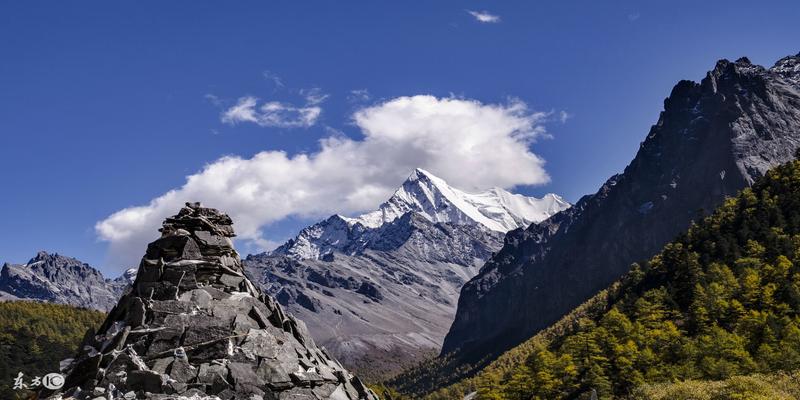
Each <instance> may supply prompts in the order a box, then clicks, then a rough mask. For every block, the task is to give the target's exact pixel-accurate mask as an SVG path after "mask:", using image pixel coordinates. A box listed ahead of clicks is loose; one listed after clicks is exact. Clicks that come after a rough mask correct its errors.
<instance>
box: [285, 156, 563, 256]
mask: <svg viewBox="0 0 800 400" xmlns="http://www.w3.org/2000/svg"><path fill="white" fill-rule="evenodd" d="M569 207H570V204H569V203H568V202H566V201H565V200H564V199H562V198H561V197H560V196H558V195H555V194H552V193H551V194H547V195H545V196H544V197H542V198H540V199H539V198H535V197H527V196H523V195H520V194H514V193H510V192H508V191H506V190H503V189H500V188H492V189H489V190H486V191H483V192H479V193H469V192H465V191H462V190H460V189H457V188H454V187H452V186H450V185H448V184H447V182H445V180H444V179H441V178H439V177H437V176H436V175H433V174H432V173H430V172H428V171H426V170H424V169H421V168H417V169H415V170H414V171H413V172H412V173H411V174H410V175H409V177H408V178H407V179H406V180H405V181H404V182H403V184H402V185H401V186H400V187H399V188H398V189H397V190H396V191H395V192H394V194H393V195H392V196H391V197H390V198H389V200H387V201H386V202H385V203H383V204H381V205H380V207H379V208H378V209H377V210H375V211H371V212H368V213H365V214H362V215H360V216H357V217H354V218H349V217H345V216H341V215H333V216H331V217H329V218H328V219H326V220H324V221H320V222H318V223H316V224H314V225H312V226H309V227H307V228H305V229H303V230H302V231H301V232H300V234H299V235H297V237H295V238H294V239H292V240H289V241H288V242H287V243H285V244H284V245H282V246H280V247H279V248H277V249H276V250H274V251H273V252H272V253H273V254H285V255H290V256H292V257H294V258H296V259H309V258H321V257H322V256H324V255H325V254H328V253H330V252H332V251H334V250H335V251H345V252H352V251H354V249H359V248H360V247H361V245H366V244H367V243H368V242H369V239H368V237H367V236H368V235H369V233H370V232H374V231H375V230H376V229H378V228H380V227H382V226H384V225H385V224H387V223H390V222H392V221H394V220H396V219H398V218H400V217H402V216H403V215H405V214H407V213H409V212H414V213H416V214H418V215H420V216H422V217H424V218H425V219H427V220H428V221H431V222H434V223H450V224H454V225H472V226H477V227H481V228H483V229H488V230H491V231H496V232H503V233H504V232H508V231H510V230H512V229H516V228H520V227H526V226H528V225H530V224H531V223H537V222H540V221H543V220H545V219H547V218H548V217H550V216H551V215H553V214H555V213H557V212H559V211H561V210H564V209H566V208H569Z"/></svg>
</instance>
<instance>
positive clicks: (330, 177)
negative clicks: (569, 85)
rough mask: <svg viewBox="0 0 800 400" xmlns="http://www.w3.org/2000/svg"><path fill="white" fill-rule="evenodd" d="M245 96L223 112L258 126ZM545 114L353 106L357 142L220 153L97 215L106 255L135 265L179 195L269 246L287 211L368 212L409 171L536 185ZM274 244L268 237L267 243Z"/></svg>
mask: <svg viewBox="0 0 800 400" xmlns="http://www.w3.org/2000/svg"><path fill="white" fill-rule="evenodd" d="M256 104H257V102H256V100H255V99H251V98H243V99H242V100H240V102H239V104H237V106H236V107H234V108H232V109H231V110H229V113H228V114H229V115H230V116H229V118H231V119H236V120H242V121H251V122H256V123H259V122H258V121H261V120H263V119H264V111H263V108H264V107H261V108H259V109H257V108H256ZM549 115H550V113H541V112H532V111H531V110H529V109H528V108H527V107H526V105H525V104H524V103H522V102H521V101H516V100H512V101H510V102H509V103H508V104H483V103H480V102H478V101H475V100H468V99H460V98H436V97H433V96H423V95H419V96H412V97H399V98H395V99H392V100H389V101H386V102H383V103H380V104H377V105H374V106H371V107H367V108H363V109H360V110H359V111H357V112H355V114H354V115H353V122H354V124H355V126H356V127H358V128H359V129H360V130H361V133H362V136H360V137H359V138H358V139H353V138H349V137H346V136H343V135H341V134H339V133H337V132H334V133H332V134H331V135H330V136H328V137H325V138H323V139H321V140H320V142H319V145H320V147H319V149H318V150H317V151H316V152H314V153H310V154H295V155H289V154H287V153H285V152H283V151H262V152H260V153H257V154H256V155H254V156H253V157H252V158H242V157H238V156H226V157H222V158H220V159H218V160H216V161H214V162H212V163H210V164H207V165H206V166H205V167H204V168H203V169H202V170H200V171H199V172H197V173H195V174H193V175H190V176H188V177H187V178H186V182H185V183H184V184H183V186H181V187H179V188H177V189H174V190H171V191H169V192H167V193H165V194H163V195H161V196H159V197H157V198H155V199H153V200H152V201H150V202H149V203H148V204H146V205H142V206H136V207H129V208H125V209H123V210H120V211H118V212H116V213H114V214H112V215H110V216H109V217H108V218H106V219H104V220H102V221H99V222H98V223H97V224H96V226H95V228H96V231H97V233H98V236H99V238H100V239H102V240H105V241H108V242H110V247H109V249H110V252H109V257H110V259H111V260H114V262H117V263H120V265H118V266H120V267H122V266H130V265H133V264H134V263H135V262H136V261H137V260H138V259H139V257H141V255H142V253H143V251H144V249H145V244H146V243H147V242H149V241H152V240H153V239H154V238H155V237H156V235H157V232H156V229H157V228H158V227H159V225H160V223H161V221H162V220H163V219H164V218H165V217H167V216H169V215H172V214H175V213H176V212H177V211H178V209H180V207H181V206H182V205H183V203H184V202H186V201H201V202H203V203H204V204H205V205H208V206H211V207H216V208H219V209H220V210H222V211H224V212H226V213H228V214H230V215H231V217H232V218H233V220H234V223H235V229H236V232H237V234H238V235H239V238H241V239H245V240H247V241H248V242H249V243H248V244H249V245H256V246H258V245H259V243H260V244H267V242H264V241H263V239H262V233H261V229H262V228H263V227H264V226H266V225H268V224H270V223H272V222H275V221H279V220H281V219H283V218H286V217H288V216H300V217H312V216H313V217H319V216H324V215H329V214H333V213H343V214H354V213H357V212H361V211H365V210H370V209H374V208H375V207H377V205H378V204H380V203H381V202H382V201H384V200H386V199H387V198H388V197H389V196H390V195H391V193H392V192H393V191H394V190H395V189H396V187H397V186H398V185H400V183H401V182H402V181H403V180H404V179H405V178H406V177H407V176H408V174H409V173H410V172H411V171H412V170H413V169H414V168H415V167H422V168H425V169H427V170H429V171H431V172H433V173H435V174H437V175H439V176H441V177H442V178H444V179H446V180H447V181H448V182H450V183H452V184H453V185H455V186H456V187H459V188H464V189H483V188H488V187H492V186H499V187H504V188H510V187H513V186H516V185H531V184H541V183H545V182H547V181H548V180H549V177H548V175H547V173H546V172H545V170H544V168H543V164H544V161H543V160H542V159H541V158H540V157H539V156H537V155H536V154H534V153H533V152H532V151H531V149H530V145H531V143H532V142H533V141H534V140H535V139H536V138H538V137H542V136H543V135H546V133H545V130H544V128H543V126H542V124H543V123H544V121H545V120H547V119H548V116H549ZM269 245H272V243H269Z"/></svg>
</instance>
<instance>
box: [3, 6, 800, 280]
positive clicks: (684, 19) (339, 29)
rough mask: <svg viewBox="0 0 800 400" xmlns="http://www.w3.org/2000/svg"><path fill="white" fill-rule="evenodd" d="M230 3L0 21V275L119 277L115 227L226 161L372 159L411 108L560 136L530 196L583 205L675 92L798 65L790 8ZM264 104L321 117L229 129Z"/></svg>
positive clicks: (282, 221)
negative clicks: (389, 111) (118, 217)
mask: <svg viewBox="0 0 800 400" xmlns="http://www.w3.org/2000/svg"><path fill="white" fill-rule="evenodd" d="M229 3H230V4H229ZM229 3H222V2H213V3H212V2H197V1H174V2H155V1H142V2H89V1H86V2H79V3H74V2H56V1H52V2H40V1H31V2H3V3H2V4H0V37H2V38H3V39H2V40H0V60H2V62H0V148H1V149H2V150H3V151H2V163H3V167H2V168H1V169H0V183H2V192H3V193H2V196H0V199H2V200H0V221H3V223H2V227H3V233H2V240H0V260H2V261H10V262H24V261H26V260H27V259H28V258H30V257H32V256H33V255H34V254H35V252H36V251H37V250H40V249H44V250H48V251H55V252H59V253H62V254H67V255H71V256H74V257H77V258H80V259H82V260H85V261H87V262H89V263H91V264H93V265H95V266H98V267H100V268H101V269H102V270H103V271H104V272H107V273H109V274H110V275H115V274H116V273H117V271H118V267H120V265H117V264H119V261H118V260H116V259H115V258H114V257H113V256H111V255H110V253H109V244H108V243H107V242H104V241H101V240H99V239H98V232H97V231H96V229H95V224H97V223H98V222H99V221H103V220H105V219H106V218H107V217H109V215H112V214H113V213H115V212H117V211H119V210H122V209H125V208H127V207H131V206H143V205H147V204H148V203H149V202H150V201H151V200H152V199H155V198H158V197H159V196H162V195H163V194H164V193H167V192H168V191H169V190H171V189H177V188H181V187H182V186H183V185H184V184H185V183H186V176H187V175H191V174H195V173H197V172H198V171H200V170H202V169H203V167H204V166H205V165H208V164H210V163H215V162H216V161H217V160H219V159H220V157H223V156H226V155H228V156H237V157H239V158H240V159H243V160H248V159H250V158H252V157H254V156H255V155H257V154H259V153H260V152H264V151H276V150H281V151H284V152H285V153H286V154H287V157H292V156H295V155H297V154H301V153H305V154H310V155H313V154H315V153H316V152H319V149H320V145H319V143H318V141H319V140H320V139H321V138H326V137H331V136H333V137H340V138H350V139H351V140H354V141H356V142H358V141H361V140H363V134H364V130H363V129H364V125H359V124H358V123H355V122H354V119H353V115H354V113H357V112H358V111H359V110H363V109H369V108H370V107H374V108H379V107H381V105H384V104H387V103H391V102H392V101H393V100H394V99H397V98H401V97H403V96H417V95H431V96H434V97H433V98H434V99H438V100H442V101H444V100H445V99H457V100H463V101H468V102H473V103H472V104H474V102H477V103H478V104H480V105H486V106H490V105H497V106H498V107H501V108H504V109H505V110H508V109H510V108H512V107H514V105H515V104H520V103H524V104H525V105H526V106H527V107H528V109H527V111H525V112H523V114H524V115H523V116H522V117H523V118H529V121H530V120H535V121H534V122H532V124H533V125H535V127H536V129H538V128H539V127H541V128H543V129H546V131H547V133H548V134H549V136H550V138H546V137H544V136H543V135H538V138H537V139H536V140H535V141H534V142H533V143H531V144H530V146H529V149H528V150H529V151H530V152H531V153H533V154H536V155H537V156H539V157H541V158H542V159H543V160H545V161H546V163H545V164H544V166H543V168H544V170H546V173H547V174H548V175H549V177H550V181H549V183H546V184H540V185H532V186H526V185H522V186H518V187H517V188H516V189H515V191H517V192H521V193H525V194H530V195H541V194H544V193H547V192H555V193H559V194H561V195H563V196H565V197H566V198H567V199H568V200H570V201H573V202H574V201H576V200H577V199H578V198H579V197H580V196H581V195H583V194H587V193H592V192H594V191H595V190H596V189H597V187H598V186H599V185H600V184H601V183H602V182H603V181H604V180H605V179H606V178H608V177H609V176H610V175H611V174H613V173H616V172H619V171H621V170H622V169H623V168H624V167H625V165H626V164H627V163H628V162H629V161H630V159H631V158H632V157H633V155H634V154H635V152H636V150H637V148H638V145H639V143H640V141H641V140H642V139H643V138H644V137H645V135H646V133H647V131H648V129H649V127H650V125H651V124H653V123H654V122H655V121H656V119H657V117H658V113H659V111H660V110H661V109H662V104H663V103H662V101H663V99H664V98H665V97H666V96H667V95H668V94H669V91H670V89H671V88H672V86H673V85H674V84H675V83H676V82H677V81H678V80H680V79H692V80H699V79H701V78H702V77H703V76H704V75H705V72H706V71H707V70H709V69H710V68H712V67H713V65H714V62H715V61H716V60H717V59H720V58H728V59H735V58H738V57H739V56H743V55H746V56H748V57H749V58H750V59H751V60H752V61H753V62H755V63H759V64H762V65H772V63H773V62H774V61H776V60H777V59H778V58H780V57H782V56H785V55H789V54H795V53H797V52H798V51H800V41H798V38H800V24H797V19H798V17H800V4H799V3H797V2H792V1H783V2H781V1H765V2H752V1H747V2H744V1H741V2H740V1H725V2H721V1H720V2H716V1H708V2H688V1H677V2H675V1H673V2H647V3H648V4H645V2H636V1H620V2H613V3H612V2H597V1H575V2H529V1H519V2H511V1H507V2H456V1H436V2H375V1H363V2H299V1H297V2H246V1H242V2H229ZM468 11H478V12H481V11H486V12H487V13H489V14H491V15H494V16H497V17H499V21H496V22H480V21H478V20H477V19H476V18H475V17H474V16H473V15H472V14H470V13H469V12H468ZM362 90H365V91H366V92H356V93H357V94H363V93H368V95H369V96H368V98H366V97H364V96H357V95H354V94H353V91H362ZM247 96H252V97H253V98H257V99H258V100H257V107H261V106H262V105H263V104H265V103H269V102H274V103H275V104H277V105H278V107H283V109H282V110H283V111H282V112H284V114H280V115H278V117H279V118H284V117H285V118H284V120H282V121H283V122H286V121H285V119H286V118H289V119H291V118H292V117H296V115H294V114H292V110H291V107H294V108H296V109H308V108H313V109H314V110H316V111H318V113H319V115H318V116H316V117H314V118H312V119H313V123H299V124H300V125H302V126H291V124H289V125H287V124H286V123H283V125H281V123H278V124H275V123H269V122H268V123H264V124H261V125H268V126H261V125H259V124H258V123H253V122H248V121H246V120H243V119H241V118H240V119H238V120H236V121H231V120H229V121H228V122H225V121H224V118H223V114H224V112H225V111H226V110H229V109H230V108H231V107H234V106H235V105H236V104H239V103H238V102H239V101H240V100H241V99H242V98H246V97H247ZM314 96H317V97H314ZM287 107H288V108H287ZM561 111H564V112H566V113H568V115H569V118H567V119H566V121H565V122H562V121H561V120H560V118H558V117H559V115H560V112H561ZM509 112H510V113H512V114H513V113H514V111H513V110H512V111H509ZM536 112H544V113H551V114H548V116H546V117H542V118H538V117H536V115H538V114H535V113H536ZM286 113H288V114H286ZM295 122H297V119H296V118H295ZM270 125H271V126H270ZM275 125H278V126H275ZM294 125H298V123H295V124H294ZM405 165H406V164H403V168H404V169H405ZM491 167H492V168H495V169H500V168H496V166H495V165H494V164H492V165H491ZM409 172H410V171H402V172H398V174H400V175H407V174H408V173H409ZM433 172H435V173H436V171H433ZM385 179H389V178H385ZM392 179H394V178H392ZM486 179H488V181H491V179H494V178H492V177H491V176H490V177H487V178H486ZM496 179H499V181H500V183H497V184H498V185H505V186H508V185H507V183H508V182H513V180H512V181H508V180H503V179H504V178H503V177H498V178H496ZM526 179H527V181H535V180H536V179H535V178H531V177H528V178H520V180H519V181H520V182H522V181H526ZM397 183H398V184H399V182H397ZM481 183H483V181H481ZM350 189H352V188H350ZM359 206H363V204H356V205H353V204H349V205H347V207H345V208H346V209H347V210H348V211H351V210H355V209H356V208H358V207H359ZM284 214H286V215H288V216H287V217H283V218H278V219H275V218H272V219H269V221H270V222H269V223H267V224H265V225H264V226H262V227H261V229H260V231H259V232H258V233H259V234H260V235H261V236H262V237H263V238H264V239H265V240H269V241H277V240H280V239H283V238H286V237H288V236H290V235H291V234H292V233H294V231H296V230H297V229H298V228H300V227H302V226H303V225H305V224H307V223H308V222H309V221H310V220H313V219H314V218H313V217H311V216H309V215H308V213H305V214H304V215H303V216H297V215H295V214H292V213H291V212H285V213H284ZM281 215H283V214H281ZM262 217H263V216H262ZM263 218H266V217H263ZM257 222H258V221H256V223H257ZM148 232H150V231H148ZM152 235H153V236H154V235H155V232H152ZM254 248H255V244H254V243H253V242H247V243H244V242H243V243H242V250H243V251H242V252H243V253H247V250H248V249H254ZM140 251H141V252H143V251H144V248H141V250H140Z"/></svg>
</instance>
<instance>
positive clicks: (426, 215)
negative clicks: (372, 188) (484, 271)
mask: <svg viewBox="0 0 800 400" xmlns="http://www.w3.org/2000/svg"><path fill="white" fill-rule="evenodd" d="M569 206H570V205H569V203H567V202H566V201H564V200H563V199H562V198H561V197H559V196H557V195H554V194H548V195H545V196H544V197H543V198H541V199H537V198H532V197H525V196H522V195H518V194H512V193H509V192H507V191H505V190H502V189H497V188H495V189H491V190H488V191H485V192H481V193H467V192H464V191H461V190H459V189H456V188H453V187H451V186H449V185H448V184H447V183H446V182H445V181H444V180H442V179H441V178H438V177H436V176H434V175H433V174H431V173H430V172H427V171H424V170H422V169H417V170H415V171H414V172H413V173H412V174H411V175H410V176H409V177H408V179H407V180H406V181H405V182H404V183H403V184H402V186H401V187H400V188H399V189H398V190H397V191H396V192H395V193H394V195H392V197H391V198H390V199H389V200H388V201H386V202H385V203H383V204H382V205H381V206H380V207H379V209H378V210H376V211H373V212H369V213H366V214H363V215H361V216H358V217H355V218H348V217H343V216H340V215H334V216H331V217H329V218H328V219H326V220H324V221H321V222H319V223H316V224H314V225H312V226H310V227H308V228H305V229H303V230H302V231H301V232H300V233H299V234H298V235H297V237H295V238H294V239H291V240H289V241H288V242H286V243H285V244H284V245H282V246H280V247H279V248H277V249H276V250H274V251H272V252H269V253H264V254H259V255H253V256H249V257H247V259H246V260H245V261H244V264H245V266H246V268H247V271H248V273H249V274H250V275H251V276H252V277H253V279H254V281H256V282H259V284H260V285H261V286H262V288H264V289H266V290H267V292H269V293H270V294H273V295H274V296H275V297H276V298H277V299H278V301H280V302H281V303H282V304H283V305H284V306H285V307H287V308H288V310H289V311H290V312H292V313H293V314H294V315H296V316H298V317H299V318H300V319H302V320H303V321H305V322H306V324H307V325H308V326H309V330H310V331H311V332H313V334H314V338H315V340H316V341H318V342H319V343H321V344H323V345H325V346H326V347H327V348H328V349H330V350H331V351H332V353H333V354H334V355H335V356H336V357H337V358H339V359H340V360H342V361H343V362H345V364H346V365H348V366H350V367H351V368H354V369H355V370H356V371H358V372H359V373H360V374H361V375H362V376H363V375H365V374H366V376H368V377H372V378H376V377H385V376H388V375H391V374H392V373H395V372H398V371H399V370H400V369H402V368H403V367H404V366H406V365H408V364H409V363H411V362H412V361H414V360H417V359H419V358H421V357H422V356H426V355H430V354H431V353H435V352H437V351H438V349H439V348H440V346H441V343H442V339H443V338H444V334H445V332H446V331H447V329H448V327H449V326H450V323H451V322H452V319H453V313H454V312H455V305H456V302H457V300H458V292H459V290H460V288H461V286H462V285H463V284H464V282H466V281H467V280H469V279H470V278H471V277H473V276H474V275H475V274H476V273H478V269H479V267H480V266H481V265H482V264H483V263H484V262H485V261H486V260H487V259H488V258H489V257H490V256H491V254H492V252H494V251H496V250H498V249H499V248H500V247H501V246H502V243H503V236H504V235H505V232H506V231H508V230H511V229H515V228H519V227H525V226H527V225H528V224H530V223H535V222H539V221H541V220H543V219H546V218H547V217H548V216H549V215H552V214H554V213H556V212H558V211H561V210H564V209H567V208H568V207H569Z"/></svg>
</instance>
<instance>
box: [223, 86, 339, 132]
mask: <svg viewBox="0 0 800 400" xmlns="http://www.w3.org/2000/svg"><path fill="white" fill-rule="evenodd" d="M325 97H327V96H323V97H320V95H319V94H317V95H316V97H312V98H311V99H309V98H307V101H308V104H307V105H305V106H301V107H296V106H294V105H292V104H289V103H283V102H279V101H268V102H264V103H262V104H261V105H259V104H258V102H259V100H258V98H256V97H253V96H245V97H241V98H239V100H238V101H237V102H236V104H235V105H233V106H232V107H230V108H228V109H227V110H225V111H224V112H223V113H222V122H224V123H226V124H231V125H234V124H237V123H241V122H252V123H254V124H257V125H259V126H264V127H278V128H307V127H309V126H313V125H314V124H315V123H316V122H317V119H318V118H319V116H320V114H322V108H321V107H319V105H318V104H319V103H321V102H322V101H324V100H325ZM312 100H313V101H314V102H312Z"/></svg>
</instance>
